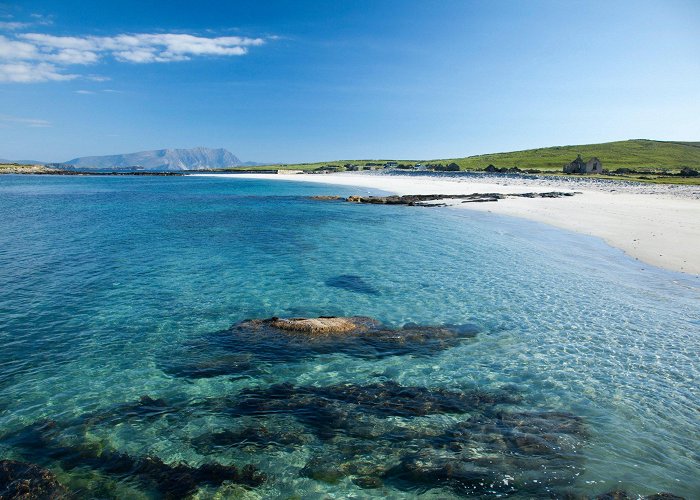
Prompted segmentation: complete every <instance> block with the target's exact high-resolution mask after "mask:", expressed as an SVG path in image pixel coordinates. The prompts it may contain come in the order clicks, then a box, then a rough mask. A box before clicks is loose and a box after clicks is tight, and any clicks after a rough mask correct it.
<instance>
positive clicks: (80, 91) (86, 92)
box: [75, 90, 95, 95]
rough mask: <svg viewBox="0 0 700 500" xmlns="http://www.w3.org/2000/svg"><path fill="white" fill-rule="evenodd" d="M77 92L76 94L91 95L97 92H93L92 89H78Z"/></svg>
mask: <svg viewBox="0 0 700 500" xmlns="http://www.w3.org/2000/svg"><path fill="white" fill-rule="evenodd" d="M75 93H76V94H86V95H91V94H94V93H95V92H93V91H92V90H76V91H75Z"/></svg>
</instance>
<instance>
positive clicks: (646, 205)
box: [232, 173, 700, 277]
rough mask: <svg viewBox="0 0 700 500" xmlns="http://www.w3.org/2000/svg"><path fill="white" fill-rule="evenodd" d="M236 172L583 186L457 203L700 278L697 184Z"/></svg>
mask: <svg viewBox="0 0 700 500" xmlns="http://www.w3.org/2000/svg"><path fill="white" fill-rule="evenodd" d="M232 176H234V177H238V178H240V177H245V178H260V179H266V180H271V179H275V180H280V181H287V182H314V183H324V184H335V185H342V186H357V187H358V188H365V189H367V190H368V191H370V192H371V190H380V191H385V192H390V193H394V194H399V195H404V194H470V193H522V192H544V191H553V190H557V191H577V192H579V193H580V194H577V195H576V196H572V197H565V198H558V199H541V198H537V199H530V198H508V199H505V200H500V201H498V202H495V203H469V204H456V205H455V206H456V207H459V208H460V209H465V210H480V211H487V212H493V213H497V214H502V215H509V216H513V217H523V218H526V219H530V220H534V221H538V222H543V223H546V224H551V225H553V226H556V227H560V228H563V229H567V230H570V231H576V232H579V233H583V234H587V235H591V236H596V237H599V238H602V239H603V240H605V241H606V242H607V243H608V244H609V245H611V246H614V247H616V248H620V249H622V250H623V251H625V252H626V253H627V254H628V255H630V256H632V257H634V258H635V259H638V260H639V261H641V262H645V263H648V264H651V265H654V266H658V267H661V268H664V269H668V270H672V271H678V272H683V273H687V274H690V275H694V276H698V277H700V188H699V187H698V186H668V185H648V184H635V183H611V182H601V181H595V180H591V179H585V178H584V179H581V178H565V179H562V180H558V179H542V178H539V179H538V178H533V179H528V178H512V177H505V176H504V177H495V176H492V177H477V178H474V177H437V176H427V175H426V176H416V175H410V176H408V175H406V176H404V175H383V174H363V173H338V174H325V175H266V174H259V175H258V174H232ZM358 194H366V192H365V193H358Z"/></svg>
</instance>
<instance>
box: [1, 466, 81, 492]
mask: <svg viewBox="0 0 700 500" xmlns="http://www.w3.org/2000/svg"><path fill="white" fill-rule="evenodd" d="M62 498H68V491H67V490H66V488H65V487H63V485H61V484H60V483H59V482H58V480H57V479H56V476H55V475H54V474H53V473H52V472H51V471H49V470H46V469H42V468H41V467H39V466H38V465H34V464H28V463H24V462H18V461H16V460H0V500H59V499H62Z"/></svg>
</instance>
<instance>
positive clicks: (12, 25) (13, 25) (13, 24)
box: [0, 21, 31, 31]
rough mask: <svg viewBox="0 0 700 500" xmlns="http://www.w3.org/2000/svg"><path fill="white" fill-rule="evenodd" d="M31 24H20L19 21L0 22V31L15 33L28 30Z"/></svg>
mask: <svg viewBox="0 0 700 500" xmlns="http://www.w3.org/2000/svg"><path fill="white" fill-rule="evenodd" d="M29 26H31V23H21V22H19V21H0V30H2V31H15V30H21V29H24V28H28V27H29Z"/></svg>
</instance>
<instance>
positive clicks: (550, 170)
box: [251, 139, 700, 184]
mask: <svg viewBox="0 0 700 500" xmlns="http://www.w3.org/2000/svg"><path fill="white" fill-rule="evenodd" d="M577 155H581V157H582V158H583V159H584V160H587V159H589V158H591V157H594V156H595V157H597V158H599V159H600V160H601V161H602V163H603V169H604V173H603V174H601V175H591V174H587V176H593V177H598V178H612V179H625V180H637V181H642V182H654V183H674V184H700V176H693V175H681V172H682V171H684V169H686V170H685V171H684V172H686V173H687V172H689V171H691V174H692V171H700V142H670V141H652V140H647V139H633V140H628V141H617V142H607V143H602V144H583V145H575V146H554V147H549V148H538V149H528V150H524V151H512V152H508V153H492V154H485V155H477V156H468V157H465V158H442V159H434V160H389V159H373V160H372V159H370V160H339V161H330V162H319V163H300V164H277V165H266V166H260V167H253V168H252V169H251V170H253V169H259V170H268V169H271V168H275V169H292V170H304V171H324V170H327V171H334V170H336V171H345V170H358V169H367V168H374V169H383V168H384V166H385V165H386V164H388V163H396V166H392V168H405V169H407V170H408V169H416V166H417V168H419V169H427V170H457V169H459V170H463V171H476V172H478V171H484V170H486V169H487V168H488V167H489V166H490V165H492V166H493V167H494V168H496V169H498V170H501V171H505V170H510V171H511V172H517V171H518V170H520V171H522V172H525V173H528V172H530V173H540V174H549V175H565V174H564V173H563V171H562V169H563V167H564V165H566V164H568V163H569V162H571V161H572V160H574V159H575V158H576V156H577ZM573 175H578V174H573Z"/></svg>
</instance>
